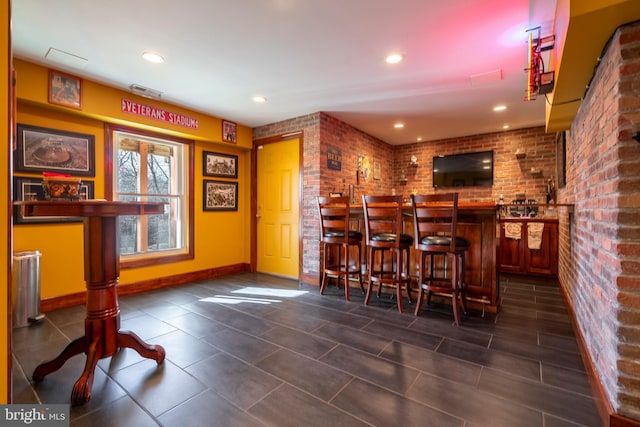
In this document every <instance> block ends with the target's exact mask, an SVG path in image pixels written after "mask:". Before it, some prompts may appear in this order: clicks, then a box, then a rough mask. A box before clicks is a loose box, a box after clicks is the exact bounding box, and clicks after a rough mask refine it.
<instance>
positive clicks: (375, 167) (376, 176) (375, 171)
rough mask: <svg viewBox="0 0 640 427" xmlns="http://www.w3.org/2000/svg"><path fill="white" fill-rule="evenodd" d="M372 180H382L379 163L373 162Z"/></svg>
mask: <svg viewBox="0 0 640 427" xmlns="http://www.w3.org/2000/svg"><path fill="white" fill-rule="evenodd" d="M373 179H382V171H381V170H380V162H373Z"/></svg>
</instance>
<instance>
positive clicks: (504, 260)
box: [499, 222, 526, 273]
mask: <svg viewBox="0 0 640 427" xmlns="http://www.w3.org/2000/svg"><path fill="white" fill-rule="evenodd" d="M507 224H508V223H504V222H503V223H501V224H500V255H499V257H500V271H502V272H505V273H506V272H509V273H523V272H524V270H525V254H524V250H523V247H524V244H525V243H526V241H525V237H526V236H525V235H524V230H525V226H524V224H523V226H522V231H521V233H520V238H519V239H512V238H509V237H507V236H506V233H505V229H504V228H505V226H506V225H507Z"/></svg>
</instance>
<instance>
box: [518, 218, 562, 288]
mask: <svg viewBox="0 0 640 427" xmlns="http://www.w3.org/2000/svg"><path fill="white" fill-rule="evenodd" d="M525 254H526V260H525V264H526V265H527V266H528V271H529V272H530V273H533V274H544V275H549V276H557V274H558V224H554V223H546V224H545V225H544V229H543V230H542V242H541V244H540V249H528V248H527V250H526V251H525Z"/></svg>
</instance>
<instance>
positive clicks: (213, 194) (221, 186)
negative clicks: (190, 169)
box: [202, 179, 238, 211]
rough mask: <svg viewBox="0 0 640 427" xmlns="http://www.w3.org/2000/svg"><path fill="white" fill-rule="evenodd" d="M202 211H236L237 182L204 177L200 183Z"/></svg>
mask: <svg viewBox="0 0 640 427" xmlns="http://www.w3.org/2000/svg"><path fill="white" fill-rule="evenodd" d="M202 189H203V195H202V209H203V210H204V211H237V210H238V183H237V182H229V181H214V180H209V179H205V180H204V182H203V183H202Z"/></svg>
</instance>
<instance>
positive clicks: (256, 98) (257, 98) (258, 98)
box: [251, 95, 267, 104]
mask: <svg viewBox="0 0 640 427" xmlns="http://www.w3.org/2000/svg"><path fill="white" fill-rule="evenodd" d="M251 99H253V102H255V103H258V104H262V103H264V102H267V98H265V97H264V96H260V95H257V96H254V97H253V98H251Z"/></svg>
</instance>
